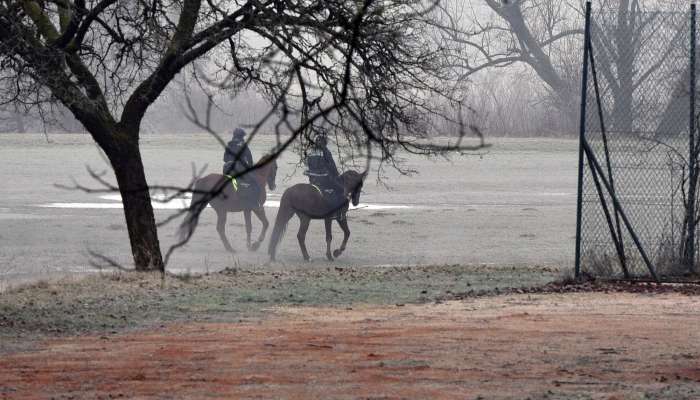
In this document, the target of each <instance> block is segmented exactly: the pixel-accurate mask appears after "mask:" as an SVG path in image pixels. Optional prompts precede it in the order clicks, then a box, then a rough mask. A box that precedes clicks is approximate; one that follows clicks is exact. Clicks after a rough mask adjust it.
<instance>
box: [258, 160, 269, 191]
mask: <svg viewBox="0 0 700 400" xmlns="http://www.w3.org/2000/svg"><path fill="white" fill-rule="evenodd" d="M271 167H272V165H271V163H267V164H265V165H263V166H262V167H260V168H259V169H258V170H256V171H255V172H257V173H256V174H255V179H256V180H257V181H258V184H260V186H265V183H266V182H267V174H269V173H270V168H271Z"/></svg>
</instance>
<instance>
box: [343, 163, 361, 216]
mask: <svg viewBox="0 0 700 400" xmlns="http://www.w3.org/2000/svg"><path fill="white" fill-rule="evenodd" d="M366 177H367V172H364V173H360V172H357V171H345V172H343V174H342V175H341V178H342V179H343V186H344V187H345V193H347V194H348V195H349V197H350V201H351V202H352V205H353V206H355V207H357V205H358V204H360V194H361V193H362V185H363V184H364V181H365V178H366Z"/></svg>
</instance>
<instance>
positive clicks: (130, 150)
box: [106, 139, 165, 271]
mask: <svg viewBox="0 0 700 400" xmlns="http://www.w3.org/2000/svg"><path fill="white" fill-rule="evenodd" d="M106 152H107V153H108V154H107V156H108V157H109V159H110V161H111V163H112V167H113V168H114V173H115V175H116V178H117V184H118V185H119V192H120V193H121V196H122V202H123V204H124V217H125V218H126V226H127V229H128V231H129V240H130V242H131V252H132V254H133V256H134V266H135V268H136V270H137V271H154V270H155V271H163V270H164V268H165V266H164V264H163V257H162V255H161V252H160V243H159V242H158V230H157V229H156V221H155V216H154V214H153V206H152V204H151V197H150V193H149V190H148V184H147V183H146V174H145V172H144V169H143V162H142V160H141V152H140V150H139V146H138V141H137V140H132V139H127V140H124V139H122V141H121V142H120V143H119V146H117V147H116V149H111V151H107V150H106Z"/></svg>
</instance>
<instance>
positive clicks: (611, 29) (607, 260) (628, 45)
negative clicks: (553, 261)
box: [580, 11, 691, 278]
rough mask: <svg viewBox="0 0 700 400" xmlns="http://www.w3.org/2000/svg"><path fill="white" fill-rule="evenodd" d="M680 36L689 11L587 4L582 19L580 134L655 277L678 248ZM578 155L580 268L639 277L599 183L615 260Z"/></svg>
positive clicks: (683, 164)
mask: <svg viewBox="0 0 700 400" xmlns="http://www.w3.org/2000/svg"><path fill="white" fill-rule="evenodd" d="M690 35H691V12H690V11H688V12H684V13H668V12H653V13H635V14H632V13H629V14H622V15H620V14H610V13H595V12H594V13H593V14H592V15H591V20H590V43H591V46H590V47H589V49H590V51H591V54H590V58H589V60H590V63H589V66H588V73H587V82H586V86H587V87H586V91H587V95H586V100H585V101H586V113H585V119H584V121H585V125H584V127H585V131H584V133H585V137H586V139H587V141H588V143H589V145H590V147H591V148H592V150H593V153H594V154H595V156H596V158H597V160H598V161H599V163H600V165H601V167H602V169H604V170H605V173H606V175H605V178H606V179H608V178H611V179H610V182H611V183H612V184H613V187H614V193H615V195H616V196H617V199H618V201H619V203H620V205H621V208H622V210H623V211H624V212H625V213H626V215H627V217H628V219H629V221H630V223H631V225H632V227H633V229H634V231H635V232H636V234H637V236H638V238H639V242H640V243H641V245H642V247H643V249H644V250H645V251H646V253H647V255H648V256H649V259H650V260H651V263H652V264H653V266H654V268H655V269H656V270H657V272H658V274H659V275H660V276H669V275H674V273H675V272H677V271H675V270H676V269H677V268H678V267H679V266H678V259H679V257H678V255H679V251H680V248H681V247H682V246H681V239H682V229H683V223H684V222H683V218H684V215H685V211H684V209H685V208H684V200H683V198H684V195H683V193H684V191H683V190H684V185H685V184H686V179H687V174H688V153H689V134H690V107H691V106H690V101H691V99H690V83H689V82H690V56H691V36H690ZM596 85H597V87H598V96H597V93H596ZM598 98H599V99H600V100H598ZM599 106H600V107H599ZM601 114H602V118H601ZM604 131H605V133H606V135H605V137H604V135H603V132H604ZM606 139H607V152H606V148H605V147H606ZM584 160H585V161H584V173H583V180H582V204H581V238H580V240H581V242H580V244H581V259H580V265H581V272H584V273H586V274H590V275H594V276H604V277H607V278H624V277H627V278H635V277H637V278H639V277H648V276H649V275H650V271H649V270H648V268H647V265H646V264H645V263H644V262H643V259H642V257H641V254H640V252H639V250H638V249H637V247H636V246H635V243H634V241H633V238H632V236H631V235H630V232H629V231H628V230H627V229H626V228H625V227H624V224H623V223H622V222H621V221H619V220H620V217H619V215H616V213H615V209H614V207H613V202H612V199H611V196H610V194H609V193H607V192H606V191H605V190H603V195H602V196H603V201H604V202H606V203H607V205H608V208H609V210H610V216H611V218H612V220H611V221H612V226H613V228H614V230H615V231H616V233H615V234H614V235H615V236H619V237H620V238H621V239H622V240H621V244H622V246H621V249H620V250H622V253H623V256H624V258H623V259H622V260H624V262H622V261H621V257H619V253H620V251H619V250H618V249H616V246H615V242H614V240H613V234H612V233H611V229H610V225H611V224H609V223H608V219H607V218H606V216H605V212H604V208H603V205H602V204H603V202H602V201H601V198H600V196H601V195H600V194H599V191H598V190H597V188H596V184H595V182H594V179H593V175H592V172H591V168H590V165H589V163H588V161H587V160H586V159H585V158H584ZM608 172H609V173H610V175H609V176H608ZM618 229H619V230H618ZM625 268H626V269H627V271H628V272H629V273H628V274H626V273H625Z"/></svg>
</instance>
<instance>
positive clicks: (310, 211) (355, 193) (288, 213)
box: [268, 171, 367, 261]
mask: <svg viewBox="0 0 700 400" xmlns="http://www.w3.org/2000/svg"><path fill="white" fill-rule="evenodd" d="M366 176H367V173H366V172H365V173H359V172H356V171H346V172H344V173H343V174H342V175H341V176H340V178H341V180H342V182H343V189H344V193H343V198H344V201H343V202H342V203H341V204H337V203H336V204H329V202H328V201H327V200H326V199H325V198H324V195H323V194H322V193H321V191H320V190H319V189H318V188H317V187H316V186H313V185H310V184H308V183H299V184H296V185H294V186H292V187H290V188H289V189H287V190H285V191H284V193H283V194H282V199H281V200H280V209H279V211H278V212H277V218H276V219H275V227H274V228H273V229H272V236H271V237H270V246H269V248H268V254H269V255H270V258H271V259H272V260H273V261H274V259H275V253H276V251H277V245H278V244H279V242H280V241H281V240H282V236H283V235H284V231H285V229H286V227H287V223H289V220H290V219H291V218H292V217H293V216H294V215H295V214H296V215H297V216H298V217H299V221H300V222H299V232H298V233H297V239H298V240H299V247H301V254H302V255H303V256H304V260H306V261H309V252H308V251H307V250H306V231H307V230H308V229H309V222H310V221H311V220H312V219H322V220H324V221H325V223H326V257H327V258H328V260H330V261H333V258H334V257H335V258H337V257H339V256H340V255H341V254H342V253H343V251H345V245H346V244H347V243H348V238H349V237H350V229H349V228H348V221H347V219H346V218H345V213H346V212H347V210H348V207H349V204H348V202H349V201H352V204H353V205H354V206H357V204H358V203H359V202H360V193H361V192H362V184H363V182H364V179H365V177H366ZM334 219H335V220H336V221H338V224H339V225H340V228H341V229H342V230H343V234H344V236H343V243H342V244H341V245H340V248H338V249H336V250H335V251H334V252H333V253H332V254H331V241H332V240H333V236H332V234H331V224H332V223H333V220H334Z"/></svg>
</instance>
